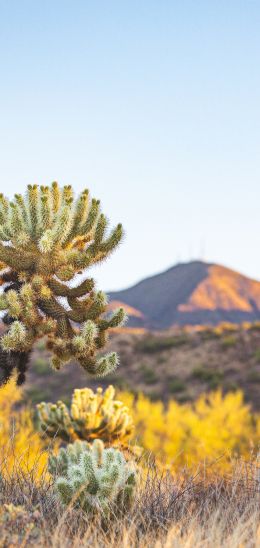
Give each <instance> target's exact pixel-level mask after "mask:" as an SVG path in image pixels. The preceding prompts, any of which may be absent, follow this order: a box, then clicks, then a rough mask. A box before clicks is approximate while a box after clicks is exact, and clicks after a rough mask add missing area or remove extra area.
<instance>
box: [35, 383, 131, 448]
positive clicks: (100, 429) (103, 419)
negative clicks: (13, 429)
mask: <svg viewBox="0 0 260 548" xmlns="http://www.w3.org/2000/svg"><path fill="white" fill-rule="evenodd" d="M114 397H115V389H114V387H113V386H111V385H110V386H109V387H108V388H107V389H106V390H105V392H104V393H103V390H102V388H98V389H97V392H96V394H95V393H94V392H93V391H92V390H91V389H90V388H82V389H76V390H74V392H73V395H72V402H71V407H70V410H69V409H68V408H67V406H66V405H65V403H63V402H62V401H58V402H57V404H52V403H45V402H42V403H40V404H39V405H37V409H38V420H39V424H40V427H41V430H42V431H43V432H45V433H46V434H47V435H48V436H49V437H51V438H53V437H56V436H58V437H59V438H61V439H62V440H64V441H66V442H67V441H74V440H77V439H82V440H87V441H91V440H93V439H96V438H101V439H102V440H103V441H104V442H106V443H110V444H111V443H120V444H124V442H125V441H126V439H127V438H128V437H129V436H130V435H131V434H132V432H133V429H134V423H133V419H132V417H131V415H130V413H129V409H128V407H126V406H125V405H124V404H123V403H122V402H121V401H117V400H115V399H114Z"/></svg>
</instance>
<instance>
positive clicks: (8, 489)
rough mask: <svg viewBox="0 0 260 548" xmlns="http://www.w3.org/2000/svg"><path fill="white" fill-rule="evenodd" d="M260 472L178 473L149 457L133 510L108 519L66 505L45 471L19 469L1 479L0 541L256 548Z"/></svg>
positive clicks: (58, 547) (253, 468)
mask: <svg viewBox="0 0 260 548" xmlns="http://www.w3.org/2000/svg"><path fill="white" fill-rule="evenodd" d="M259 477H260V472H259V468H258V466H257V464H256V463H253V462H252V463H247V464H245V463H243V462H242V461H240V462H237V463H234V466H233V469H232V472H231V473H230V474H229V476H227V477H220V476H219V475H216V476H214V475H213V474H212V472H211V474H210V475H209V477H208V478H207V474H206V473H205V470H198V472H197V474H196V475H195V476H192V477H189V476H188V474H187V471H183V473H182V474H180V476H179V477H178V478H175V477H172V476H171V475H170V474H167V473H164V472H162V471H160V470H159V469H158V468H157V467H156V466H155V465H154V464H153V463H152V462H151V461H150V462H149V463H148V465H147V463H146V468H145V473H144V475H143V478H144V479H143V481H142V482H140V485H139V487H138V491H137V495H136V499H135V503H134V505H133V507H132V509H131V510H130V511H129V512H128V513H126V515H125V516H123V517H121V518H118V517H117V518H115V519H114V520H111V519H110V521H109V522H106V521H104V520H102V518H100V517H99V518H96V519H94V520H93V519H90V518H89V517H88V516H87V515H84V514H83V513H82V512H80V511H76V510H75V509H73V508H72V507H69V508H67V509H66V510H64V509H63V508H62V507H61V505H60V504H59V501H58V500H57V499H56V496H55V492H54V489H53V484H52V482H51V481H50V480H48V478H47V476H43V477H42V480H41V481H40V482H39V474H38V470H37V462H35V466H34V468H33V469H30V472H28V473H26V472H25V471H24V468H21V469H20V470H19V465H18V466H17V467H16V469H15V474H13V475H10V473H9V475H8V476H4V477H3V478H2V480H1V485H0V546H12V547H15V546H22V547H26V546H30V547H31V546H40V547H44V548H45V547H53V548H69V547H73V548H79V547H91V548H108V547H109V548H111V547H113V548H128V547H131V548H132V547H140V548H144V547H147V548H148V547H149V548H150V547H151V548H172V547H174V548H175V547H176V548H177V547H185V548H186V547H187V548H188V547H189V548H193V547H194V548H212V547H213V548H251V547H257V546H260V481H259Z"/></svg>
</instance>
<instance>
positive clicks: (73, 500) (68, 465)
mask: <svg viewBox="0 0 260 548" xmlns="http://www.w3.org/2000/svg"><path fill="white" fill-rule="evenodd" d="M55 459H56V462H55ZM55 465H56V466H55ZM49 470H50V472H51V473H55V471H58V473H61V475H60V476H59V477H58V478H57V479H56V482H55V486H56V489H57V492H58V494H59V497H60V500H61V502H62V504H63V505H65V506H67V505H69V504H73V505H74V506H75V507H76V508H81V509H82V510H83V511H84V512H87V513H89V514H94V513H96V512H99V513H102V514H103V515H107V514H108V513H110V512H111V511H112V512H113V513H116V512H118V511H120V510H124V509H126V508H127V507H128V506H129V504H130V503H131V502H132V500H133V494H134V489H135V485H136V470H135V467H133V465H131V464H128V463H127V462H126V461H125V458H124V455H123V454H122V453H121V452H120V451H119V450H118V449H114V448H112V447H110V448H109V449H105V448H104V444H103V442H102V441H101V440H95V441H94V442H93V443H92V444H91V445H89V444H87V443H86V442H79V441H76V442H74V444H72V445H68V446H67V448H66V449H61V450H60V452H59V454H58V456H57V457H54V456H52V457H51V460H50V464H49Z"/></svg>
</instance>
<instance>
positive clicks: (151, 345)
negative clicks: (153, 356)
mask: <svg viewBox="0 0 260 548" xmlns="http://www.w3.org/2000/svg"><path fill="white" fill-rule="evenodd" d="M188 340H189V338H188V336H187V335H186V334H185V333H182V334H180V335H176V336H172V337H154V336H149V337H146V338H144V339H143V340H141V341H139V342H138V343H137V349H138V350H141V351H142V352H147V353H153V352H161V351H162V350H168V349H170V348H176V347H178V346H182V345H184V344H186V343H187V342H188Z"/></svg>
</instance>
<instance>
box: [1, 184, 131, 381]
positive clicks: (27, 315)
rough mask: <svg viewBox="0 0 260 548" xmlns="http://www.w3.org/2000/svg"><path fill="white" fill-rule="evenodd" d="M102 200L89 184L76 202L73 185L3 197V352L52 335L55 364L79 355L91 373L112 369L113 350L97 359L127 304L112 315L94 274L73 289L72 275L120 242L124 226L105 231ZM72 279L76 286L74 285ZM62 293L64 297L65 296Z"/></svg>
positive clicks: (25, 349)
mask: <svg viewBox="0 0 260 548" xmlns="http://www.w3.org/2000/svg"><path fill="white" fill-rule="evenodd" d="M106 229H107V219H106V217H105V216H104V215H103V214H102V213H101V212H100V202H99V201H98V200H95V199H92V200H90V197H89V191H88V190H84V191H83V192H82V193H81V195H80V196H79V197H78V198H77V199H76V200H75V199H74V196H73V191H72V188H71V187H70V186H65V187H64V188H60V187H59V186H58V184H57V183H53V185H52V187H47V186H41V187H38V186H37V185H33V186H31V185H29V186H28V188H27V194H26V196H25V197H23V196H22V195H20V194H16V195H15V198H14V201H13V202H10V201H9V200H8V199H7V198H5V197H4V196H3V195H2V194H1V195H0V263H1V264H0V268H1V269H2V271H1V274H0V284H1V285H3V284H4V286H5V287H4V293H3V294H2V295H1V297H0V309H1V310H5V312H6V316H5V323H7V324H9V330H8V332H7V333H6V334H4V335H3V336H2V338H1V346H2V349H3V350H4V351H5V352H17V353H19V352H22V353H28V352H29V351H30V350H31V348H32V346H33V344H34V342H35V340H36V339H38V338H40V337H43V336H47V338H48V348H49V349H50V350H51V351H52V354H53V366H54V367H55V368H56V369H59V368H60V367H61V365H62V364H63V363H65V362H67V361H70V360H71V359H75V360H76V361H78V362H79V363H80V365H81V366H82V367H83V368H84V369H85V370H86V371H87V372H88V373H90V374H92V375H97V376H103V375H106V374H107V373H109V372H111V371H113V370H114V369H115V368H116V366H117V364H118V358H117V355H116V354H115V353H111V354H108V355H106V356H104V357H101V358H97V352H98V351H99V350H100V349H101V348H103V346H104V345H105V343H106V340H107V336H108V331H109V329H110V328H111V327H115V326H119V325H121V324H122V323H123V322H124V320H125V315H124V311H123V309H119V310H118V311H116V312H115V313H114V314H112V316H111V317H104V314H105V313H106V311H107V300H106V296H105V294H104V293H103V292H102V291H95V284H94V280H93V279H86V280H84V281H81V282H80V283H79V284H78V285H76V286H75V287H74V283H71V282H73V279H74V278H75V276H76V275H78V274H82V272H83V271H84V270H85V269H87V268H88V267H90V266H92V265H93V264H96V263H98V262H101V261H103V260H104V259H105V258H106V257H107V256H108V255H109V254H110V253H111V252H112V251H113V250H114V249H115V248H116V247H117V245H118V244H119V242H120V240H121V238H122V225H121V224H119V225H117V226H116V227H115V228H114V229H113V230H112V232H111V233H110V234H109V235H107V234H106ZM72 285H73V287H72ZM61 297H63V299H62V300H61Z"/></svg>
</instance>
